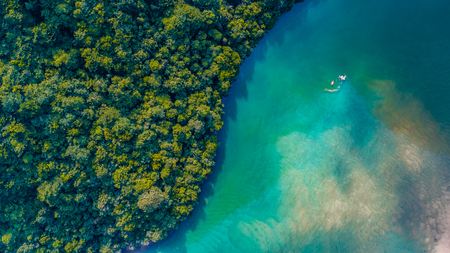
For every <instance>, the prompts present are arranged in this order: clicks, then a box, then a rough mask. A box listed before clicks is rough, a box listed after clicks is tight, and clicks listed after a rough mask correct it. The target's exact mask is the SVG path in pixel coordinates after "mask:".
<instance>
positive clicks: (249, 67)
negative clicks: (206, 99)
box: [128, 1, 310, 253]
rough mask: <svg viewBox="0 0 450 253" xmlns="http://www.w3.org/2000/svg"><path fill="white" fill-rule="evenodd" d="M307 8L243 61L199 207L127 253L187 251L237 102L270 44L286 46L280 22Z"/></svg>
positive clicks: (219, 166)
mask: <svg viewBox="0 0 450 253" xmlns="http://www.w3.org/2000/svg"><path fill="white" fill-rule="evenodd" d="M306 2H310V1H306ZM304 6H306V5H304V4H302V3H300V4H296V5H295V6H294V7H293V9H292V10H291V11H290V12H288V13H286V14H284V15H282V16H281V17H280V20H278V21H277V24H276V25H275V27H274V28H273V29H272V30H271V31H269V32H268V33H267V34H266V35H265V37H264V38H263V39H262V40H261V41H260V42H259V44H258V45H257V46H256V47H255V48H254V49H253V51H252V53H251V55H250V56H249V57H247V58H246V59H245V60H244V62H243V64H242V65H241V67H240V69H239V72H240V73H239V76H238V78H237V80H236V81H235V82H234V83H233V85H232V88H231V89H230V93H229V96H228V97H224V98H223V99H222V102H223V104H224V105H225V109H224V112H225V114H224V115H223V118H222V120H223V122H224V125H223V128H222V129H221V130H220V131H219V132H218V134H217V136H218V141H219V142H220V147H219V148H218V150H217V156H216V158H215V161H216V165H215V167H214V168H213V170H212V172H211V174H210V175H209V176H208V178H207V179H206V180H205V181H204V182H203V184H202V191H201V193H200V201H199V204H198V205H197V206H195V208H194V210H193V211H192V213H191V214H190V215H189V217H188V218H187V219H186V220H185V221H183V222H181V223H180V224H179V226H178V229H176V230H174V231H172V232H170V233H169V235H168V236H167V238H166V239H164V240H163V241H161V242H157V243H152V244H150V245H148V246H145V247H141V248H139V249H136V250H134V251H128V252H146V253H156V252H177V253H178V252H179V253H186V252H187V249H186V241H187V238H186V236H187V234H188V233H189V231H194V230H195V229H196V228H197V226H198V224H199V222H200V221H202V220H205V219H206V213H205V207H206V205H207V199H208V198H210V197H212V196H213V195H214V184H215V183H216V182H217V179H218V177H219V176H220V174H221V173H222V167H223V163H224V161H225V158H226V154H225V147H226V145H227V137H228V126H229V122H230V121H231V120H233V121H234V120H236V115H237V113H238V111H237V110H238V108H237V107H238V106H237V101H238V100H247V98H248V90H247V84H248V83H249V82H252V80H253V76H254V70H255V64H256V63H257V62H261V61H264V60H265V55H266V52H267V48H268V45H270V44H275V43H276V44H279V45H282V44H283V43H284V34H285V33H286V32H288V29H285V27H280V25H279V23H285V22H284V21H283V22H282V21H281V20H282V19H284V18H292V16H294V17H295V16H296V15H299V12H302V13H303V12H304V10H302V8H304ZM286 16H287V17H286Z"/></svg>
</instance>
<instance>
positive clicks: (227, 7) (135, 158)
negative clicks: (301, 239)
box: [0, 0, 294, 253]
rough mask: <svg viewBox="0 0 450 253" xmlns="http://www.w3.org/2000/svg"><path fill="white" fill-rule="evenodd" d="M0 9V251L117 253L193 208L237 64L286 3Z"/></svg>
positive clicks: (47, 2)
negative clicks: (224, 97)
mask: <svg viewBox="0 0 450 253" xmlns="http://www.w3.org/2000/svg"><path fill="white" fill-rule="evenodd" d="M230 3H231V4H232V5H231V4H229V3H227V2H225V1H222V0H186V1H182V0H181V1H170V0H5V1H2V2H1V4H0V17H1V21H0V22H1V23H2V25H1V26H0V78H1V87H0V198H1V201H0V236H1V243H0V252H40V253H43V252H98V251H100V252H113V251H117V250H118V249H120V248H122V247H125V246H133V245H139V244H148V243H149V242H151V241H153V242H156V241H158V240H161V239H163V238H164V237H165V236H167V233H168V231H170V230H171V229H174V228H176V227H177V224H178V223H179V222H180V221H182V220H184V219H185V218H186V216H187V215H188V214H189V213H190V212H191V211H192V209H193V207H194V206H195V204H196V203H197V202H198V196H199V193H200V186H201V183H202V181H203V180H204V179H205V178H206V177H207V175H208V174H209V173H210V172H211V169H212V167H213V166H214V156H215V152H216V149H217V146H218V143H217V139H216V136H215V134H214V132H215V131H217V130H219V129H221V127H222V125H223V122H222V121H221V115H222V114H223V105H222V102H221V98H222V97H223V96H226V95H227V94H228V90H229V88H230V85H231V83H232V82H233V81H234V80H235V78H236V76H237V74H238V68H239V65H240V64H241V62H242V60H243V59H244V58H245V57H246V56H248V54H249V53H250V51H251V50H252V48H253V47H254V46H255V45H256V43H257V42H258V41H259V40H260V39H261V38H262V36H263V35H264V33H265V31H266V30H267V29H268V28H270V27H272V26H273V24H274V22H275V20H276V19H277V17H278V16H279V15H280V14H281V13H282V12H284V11H286V10H287V9H288V8H290V7H292V5H293V4H294V2H293V0H291V1H282V0H269V1H244V2H236V1H233V2H230Z"/></svg>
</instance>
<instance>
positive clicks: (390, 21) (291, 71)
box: [139, 0, 450, 253]
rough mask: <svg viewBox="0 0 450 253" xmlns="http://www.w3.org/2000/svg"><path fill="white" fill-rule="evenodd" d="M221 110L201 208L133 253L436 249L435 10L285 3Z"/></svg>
mask: <svg viewBox="0 0 450 253" xmlns="http://www.w3.org/2000/svg"><path fill="white" fill-rule="evenodd" d="M339 75H347V80H346V81H345V82H343V83H342V84H341V87H340V90H339V91H337V92H326V91H324V89H334V88H336V86H338V85H339V82H338V80H336V79H337V78H338V76H339ZM332 80H336V81H335V82H336V84H335V85H333V86H331V85H330V83H331V81H332ZM225 106H226V107H225V108H226V114H225V115H224V120H225V127H224V129H223V130H221V131H220V133H219V137H220V141H221V143H222V144H221V147H220V149H219V151H218V156H217V159H216V161H217V165H216V167H215V169H214V172H213V174H212V175H210V177H209V179H208V180H207V181H206V182H205V185H204V187H203V192H202V196H201V203H200V204H199V205H198V206H197V207H196V208H195V210H194V212H193V215H192V216H191V217H189V218H188V219H187V220H186V221H185V222H183V223H182V224H181V225H180V227H179V229H178V230H177V231H174V232H173V233H171V234H170V236H169V237H168V238H167V239H166V240H164V241H163V242H160V243H156V244H152V245H150V246H148V247H147V248H145V249H141V250H139V251H140V252H149V253H150V252H152V253H153V252H188V253H197V252H198V253H202V252H308V253H309V252H442V253H443V252H450V219H449V218H450V180H449V179H450V176H449V174H450V173H449V172H450V138H449V136H450V2H449V1H448V0H429V1H419V0H409V1H406V0H396V1H388V0H376V1H375V0H365V1H360V0H308V1H305V2H304V3H300V4H297V5H295V6H294V8H293V9H292V10H291V11H290V12H288V13H286V14H284V15H283V16H282V17H281V18H280V19H279V21H278V22H277V24H276V26H275V27H274V28H273V30H271V31H270V32H269V33H268V34H267V36H266V37H265V38H264V39H263V40H262V41H261V42H260V44H259V46H258V47H257V48H256V49H255V50H254V51H253V53H252V55H251V56H250V57H249V58H247V59H246V60H245V62H244V64H243V65H242V67H241V69H240V75H239V78H238V80H237V81H236V82H235V83H234V86H233V88H232V93H231V95H230V96H229V97H228V98H226V99H225Z"/></svg>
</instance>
